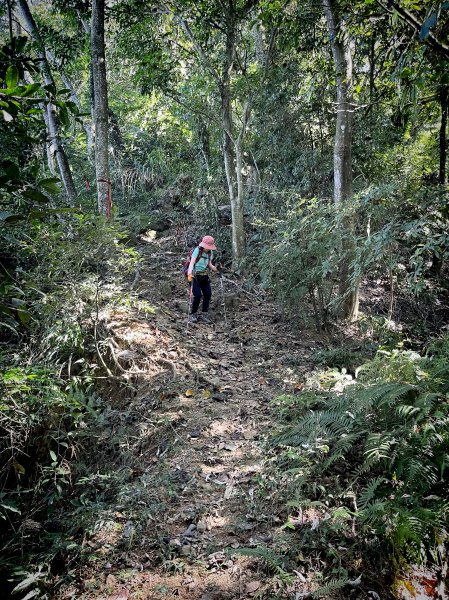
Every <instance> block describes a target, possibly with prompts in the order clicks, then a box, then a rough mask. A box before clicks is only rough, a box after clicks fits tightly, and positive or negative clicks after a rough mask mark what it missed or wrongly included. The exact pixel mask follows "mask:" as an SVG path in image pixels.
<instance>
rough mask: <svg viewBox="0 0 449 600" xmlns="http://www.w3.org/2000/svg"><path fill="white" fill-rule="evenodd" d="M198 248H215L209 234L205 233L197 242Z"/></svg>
mask: <svg viewBox="0 0 449 600" xmlns="http://www.w3.org/2000/svg"><path fill="white" fill-rule="evenodd" d="M199 246H200V248H204V249H205V250H216V249H217V248H216V246H215V240H214V238H213V237H212V236H211V235H205V236H204V237H203V239H202V240H201V242H200V244H199Z"/></svg>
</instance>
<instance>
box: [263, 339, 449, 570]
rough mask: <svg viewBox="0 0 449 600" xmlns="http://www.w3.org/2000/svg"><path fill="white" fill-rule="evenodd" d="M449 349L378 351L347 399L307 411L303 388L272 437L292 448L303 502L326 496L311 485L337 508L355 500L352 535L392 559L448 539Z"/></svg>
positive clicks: (325, 401) (331, 398)
mask: <svg viewBox="0 0 449 600" xmlns="http://www.w3.org/2000/svg"><path fill="white" fill-rule="evenodd" d="M448 348H449V344H448V343H447V342H446V343H445V344H440V345H439V346H438V345H434V346H433V347H432V348H431V349H430V352H429V353H428V355H427V356H426V357H421V356H419V355H417V354H416V353H411V352H400V351H395V352H392V353H385V352H384V353H382V354H378V355H377V356H376V358H375V359H374V360H373V361H371V362H370V363H368V364H366V365H364V366H363V367H362V368H360V369H359V370H358V376H357V383H356V384H355V385H351V386H347V387H346V388H345V390H344V392H343V393H339V394H337V393H332V392H331V393H328V394H325V395H322V394H321V395H316V397H315V402H314V404H313V405H311V398H310V392H309V393H308V394H307V400H306V402H305V403H304V405H302V406H301V403H300V402H296V403H294V404H290V415H289V417H290V418H289V420H290V423H293V424H291V425H289V426H288V427H285V428H284V429H283V430H282V431H281V432H280V433H279V434H277V436H276V437H275V440H274V442H275V444H276V445H278V446H282V447H287V448H289V450H288V452H289V453H287V455H288V456H289V457H291V459H290V462H289V469H290V473H291V474H292V475H291V476H292V477H293V476H297V474H298V473H299V474H300V477H298V478H297V482H298V488H299V489H298V490H297V496H298V498H300V499H301V500H300V502H299V504H301V502H302V501H303V500H305V499H307V500H310V499H311V497H312V499H314V500H324V495H325V492H324V490H323V487H320V486H319V485H317V482H323V481H326V491H328V490H329V488H330V489H332V490H334V491H335V490H338V493H336V494H335V493H334V494H333V498H334V500H333V502H334V506H333V509H334V510H336V509H338V506H339V505H340V507H341V506H345V503H346V505H347V506H348V497H351V498H352V502H351V503H349V506H350V507H351V509H352V514H353V517H354V527H353V531H355V530H356V529H357V531H358V532H360V533H361V534H362V535H364V536H367V537H366V539H367V540H369V539H375V540H376V541H377V542H379V541H380V542H381V543H384V544H387V546H388V547H389V550H390V552H393V554H394V556H395V558H396V559H397V560H401V559H402V558H410V557H411V556H412V555H415V556H416V555H417V554H419V552H420V551H422V549H423V548H426V549H428V550H431V549H432V547H433V546H434V545H435V544H436V543H439V541H441V540H442V539H445V538H446V535H447V534H446V531H447V526H448V513H449V502H448V501H447V500H446V499H445V498H444V496H445V495H446V492H447V483H448V470H447V466H448V465H449V403H448V400H447V397H448V393H449V361H448V360H447V355H448V354H449V350H448ZM292 447H294V448H295V452H294V453H292V452H291V448H292ZM445 490H446V492H445ZM326 503H327V506H328V507H329V500H328V499H326ZM331 509H332V507H331ZM328 510H329V508H328Z"/></svg>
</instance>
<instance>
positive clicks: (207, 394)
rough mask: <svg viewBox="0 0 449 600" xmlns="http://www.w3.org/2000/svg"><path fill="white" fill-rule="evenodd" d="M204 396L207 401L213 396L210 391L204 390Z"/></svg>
mask: <svg viewBox="0 0 449 600" xmlns="http://www.w3.org/2000/svg"><path fill="white" fill-rule="evenodd" d="M202 396H203V398H204V399H205V400H209V398H210V397H211V396H212V394H211V393H210V390H203V393H202Z"/></svg>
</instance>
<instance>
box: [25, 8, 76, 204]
mask: <svg viewBox="0 0 449 600" xmlns="http://www.w3.org/2000/svg"><path fill="white" fill-rule="evenodd" d="M17 3H18V5H19V7H20V10H21V13H22V17H23V20H24V23H25V28H26V29H27V30H28V32H29V33H30V35H31V37H32V38H33V40H34V41H35V42H36V44H37V46H38V47H39V50H40V52H41V56H40V58H39V65H40V67H39V68H40V71H41V73H42V76H43V78H44V82H45V85H51V86H53V87H55V83H54V80H53V76H52V73H51V69H50V65H49V63H48V60H47V57H46V54H45V47H44V44H43V42H42V38H41V36H40V33H39V30H38V28H37V25H36V22H35V20H34V17H33V15H32V14H31V11H30V8H29V6H28V3H27V0H18V2H17ZM46 124H47V125H48V134H49V141H50V144H52V145H53V146H54V153H55V156H56V161H57V163H58V169H59V173H60V176H61V179H62V182H63V184H64V188H65V191H66V194H67V198H68V200H69V203H70V204H72V205H73V204H75V202H76V189H75V185H74V183H73V178H72V173H71V171H70V166H69V161H68V160H67V156H66V153H65V151H64V147H63V145H62V143H61V138H60V135H59V123H58V115H57V112H56V106H55V105H54V104H53V103H52V102H48V104H47V118H46Z"/></svg>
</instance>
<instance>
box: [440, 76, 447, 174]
mask: <svg viewBox="0 0 449 600" xmlns="http://www.w3.org/2000/svg"><path fill="white" fill-rule="evenodd" d="M439 100H440V107H441V121H440V169H439V174H438V183H440V184H441V185H444V184H445V183H446V181H447V180H448V178H447V177H446V165H447V119H448V112H449V87H448V86H447V84H442V86H441V88H440V94H439Z"/></svg>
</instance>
